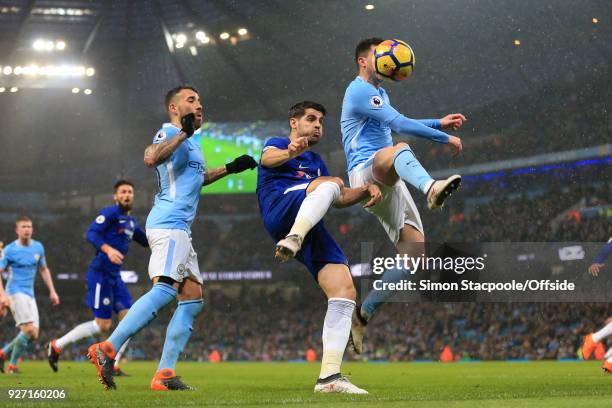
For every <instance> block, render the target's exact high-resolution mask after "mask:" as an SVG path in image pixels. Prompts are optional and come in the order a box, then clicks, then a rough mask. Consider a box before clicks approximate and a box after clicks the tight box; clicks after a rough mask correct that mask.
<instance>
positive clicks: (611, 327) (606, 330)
mask: <svg viewBox="0 0 612 408" xmlns="http://www.w3.org/2000/svg"><path fill="white" fill-rule="evenodd" d="M611 334H612V322H610V323H608V324H606V325H605V326H604V327H603V329H601V330H599V331H597V332H595V333H593V341H595V342H600V341H602V340H603V339H605V338H606V337H608V336H610V335H611Z"/></svg>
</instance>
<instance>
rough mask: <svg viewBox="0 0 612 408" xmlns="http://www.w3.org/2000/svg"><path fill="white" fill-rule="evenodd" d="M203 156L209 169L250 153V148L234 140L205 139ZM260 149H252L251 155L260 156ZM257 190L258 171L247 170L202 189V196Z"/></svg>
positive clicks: (203, 139)
mask: <svg viewBox="0 0 612 408" xmlns="http://www.w3.org/2000/svg"><path fill="white" fill-rule="evenodd" d="M201 146H202V154H203V155H204V160H205V161H206V166H207V167H208V168H211V169H213V168H215V167H221V166H224V165H225V164H226V163H228V162H230V161H232V160H234V159H235V158H236V157H238V156H241V155H243V154H248V153H249V151H248V150H249V146H246V145H242V146H238V145H237V144H236V142H235V141H232V140H219V139H212V138H207V137H203V138H202V139H201ZM259 153H260V149H252V151H251V155H258V154H259ZM256 188H257V170H256V169H255V170H247V171H245V172H242V173H240V174H232V175H229V176H227V177H224V178H223V179H221V180H219V181H217V182H215V183H213V184H211V185H209V186H206V187H202V194H228V193H253V192H255V189H256Z"/></svg>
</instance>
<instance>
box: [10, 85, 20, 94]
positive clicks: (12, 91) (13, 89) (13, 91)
mask: <svg viewBox="0 0 612 408" xmlns="http://www.w3.org/2000/svg"><path fill="white" fill-rule="evenodd" d="M18 90H19V88H17V87H16V86H13V87H11V89H10V91H11V93H15V92H17V91H18Z"/></svg>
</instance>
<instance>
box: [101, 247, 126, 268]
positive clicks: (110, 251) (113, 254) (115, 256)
mask: <svg viewBox="0 0 612 408" xmlns="http://www.w3.org/2000/svg"><path fill="white" fill-rule="evenodd" d="M104 252H105V253H106V256H108V260H109V261H111V262H112V263H114V264H115V265H121V264H122V263H123V254H122V253H121V252H119V251H117V250H116V249H115V248H113V247H112V246H110V245H108V246H106V248H105V250H104Z"/></svg>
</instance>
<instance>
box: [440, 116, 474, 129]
mask: <svg viewBox="0 0 612 408" xmlns="http://www.w3.org/2000/svg"><path fill="white" fill-rule="evenodd" d="M466 120H467V119H466V118H465V116H463V115H462V114H461V113H451V114H450V115H446V116H445V117H443V118H442V119H440V128H441V129H442V130H457V129H459V128H460V127H461V125H463V122H465V121H466Z"/></svg>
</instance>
